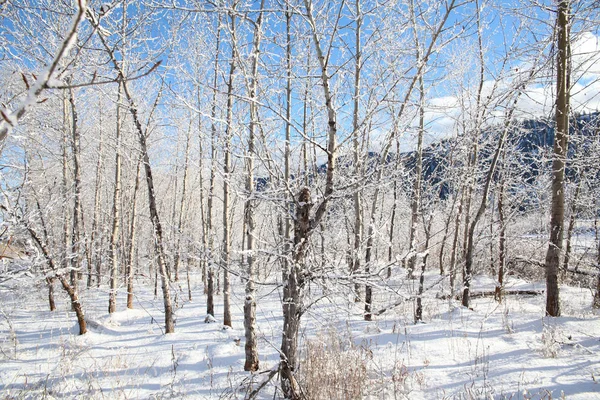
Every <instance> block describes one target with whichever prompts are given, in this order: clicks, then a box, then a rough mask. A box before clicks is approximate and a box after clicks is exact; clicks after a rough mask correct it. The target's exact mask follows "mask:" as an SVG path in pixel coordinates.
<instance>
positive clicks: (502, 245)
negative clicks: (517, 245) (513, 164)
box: [495, 154, 506, 303]
mask: <svg viewBox="0 0 600 400" xmlns="http://www.w3.org/2000/svg"><path fill="white" fill-rule="evenodd" d="M502 159H503V160H504V154H503V156H502ZM504 186H505V178H504V174H503V175H502V177H501V178H500V190H499V191H498V223H499V224H500V232H499V234H498V236H499V238H498V283H497V285H496V291H495V293H496V294H495V298H496V301H497V302H498V303H501V302H502V291H503V290H504V273H505V268H506V218H505V215H504Z"/></svg>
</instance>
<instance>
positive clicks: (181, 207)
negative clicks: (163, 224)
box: [174, 117, 192, 282]
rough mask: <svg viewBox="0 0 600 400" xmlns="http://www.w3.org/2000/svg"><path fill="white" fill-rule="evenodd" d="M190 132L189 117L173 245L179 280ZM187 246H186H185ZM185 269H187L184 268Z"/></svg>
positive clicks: (176, 272)
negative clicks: (175, 237)
mask: <svg viewBox="0 0 600 400" xmlns="http://www.w3.org/2000/svg"><path fill="white" fill-rule="evenodd" d="M191 134H192V121H191V117H190V127H189V128H188V132H187V135H186V138H185V151H184V152H185V155H184V161H183V178H182V179H183V181H182V183H181V201H180V202H179V215H178V218H177V244H176V245H175V260H174V264H175V265H174V269H175V281H176V282H177V281H179V264H180V263H181V236H183V222H184V219H185V196H186V195H187V176H188V167H189V165H188V164H189V158H190V141H191ZM185 247H187V246H185ZM186 271H187V269H186Z"/></svg>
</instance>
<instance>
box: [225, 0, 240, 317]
mask: <svg viewBox="0 0 600 400" xmlns="http://www.w3.org/2000/svg"><path fill="white" fill-rule="evenodd" d="M236 7H237V0H236V1H234V2H233V5H232V12H231V13H230V15H229V17H230V18H231V27H230V29H231V60H230V63H229V77H228V80H227V111H226V112H227V116H226V120H225V150H224V151H225V160H224V162H223V248H222V253H221V263H222V266H223V325H225V326H231V304H230V293H229V291H230V286H229V253H230V246H231V243H230V237H229V236H230V235H229V211H230V210H229V185H230V183H231V182H230V180H231V137H232V130H233V129H232V128H233V126H232V124H233V76H234V73H235V64H236V62H237V50H236V48H237V38H236V23H235V9H236Z"/></svg>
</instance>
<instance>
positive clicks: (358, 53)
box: [350, 0, 363, 302]
mask: <svg viewBox="0 0 600 400" xmlns="http://www.w3.org/2000/svg"><path fill="white" fill-rule="evenodd" d="M354 12H355V18H356V30H355V39H354V42H355V47H356V49H355V57H354V58H355V62H354V106H353V110H352V146H353V149H352V150H353V156H354V179H356V181H357V185H356V187H355V188H354V195H353V202H354V251H353V252H352V260H353V262H352V269H351V271H350V273H351V274H357V273H359V272H360V257H361V251H360V248H361V243H362V233H363V219H362V191H361V188H360V185H361V184H362V179H361V176H362V165H361V159H362V154H360V147H361V146H360V139H361V137H360V132H359V120H358V118H359V113H360V74H361V68H362V46H361V28H362V22H363V15H362V11H361V9H360V0H356V2H355V10H354ZM359 288H360V285H359V284H358V283H355V285H354V301H355V302H358V301H360V295H359Z"/></svg>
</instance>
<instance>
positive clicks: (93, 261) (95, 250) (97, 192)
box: [87, 111, 104, 288]
mask: <svg viewBox="0 0 600 400" xmlns="http://www.w3.org/2000/svg"><path fill="white" fill-rule="evenodd" d="M98 125H99V128H98V129H99V132H100V133H99V134H100V138H99V139H98V140H99V143H98V150H97V153H98V162H97V163H96V185H95V188H94V216H93V218H92V232H91V238H90V242H91V244H92V251H91V252H90V257H89V260H88V273H89V275H88V282H87V286H88V288H89V287H91V286H92V284H93V278H92V275H93V273H92V267H93V266H94V265H95V266H96V283H97V284H98V285H99V284H100V274H99V270H98V268H99V265H100V258H101V256H99V254H101V250H100V248H99V246H98V245H97V244H96V241H97V240H98V230H99V228H98V226H99V219H100V203H101V202H102V176H103V175H102V157H103V147H104V135H103V132H104V130H103V129H102V111H100V120H99V122H98Z"/></svg>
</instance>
